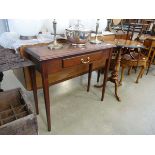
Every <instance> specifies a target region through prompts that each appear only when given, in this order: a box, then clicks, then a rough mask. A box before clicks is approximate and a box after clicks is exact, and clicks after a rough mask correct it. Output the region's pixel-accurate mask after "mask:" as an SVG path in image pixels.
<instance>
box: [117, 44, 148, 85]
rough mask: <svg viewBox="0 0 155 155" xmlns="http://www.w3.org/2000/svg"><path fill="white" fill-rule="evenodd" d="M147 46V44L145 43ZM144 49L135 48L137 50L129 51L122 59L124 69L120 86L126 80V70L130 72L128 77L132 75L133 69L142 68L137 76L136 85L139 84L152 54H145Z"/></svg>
mask: <svg viewBox="0 0 155 155" xmlns="http://www.w3.org/2000/svg"><path fill="white" fill-rule="evenodd" d="M144 45H145V42H144ZM141 51H142V49H138V48H135V50H134V51H133V50H132V51H130V49H129V53H127V54H124V55H123V56H122V58H121V67H122V71H121V78H120V82H119V84H120V85H122V81H123V78H124V70H125V68H127V67H128V68H129V70H128V75H130V73H131V70H132V68H135V71H136V68H137V67H141V69H140V72H139V74H138V76H137V79H136V83H138V81H139V78H142V76H143V74H144V70H145V69H146V67H147V62H148V58H149V55H150V52H149V53H148V55H145V54H143V53H142V52H141Z"/></svg>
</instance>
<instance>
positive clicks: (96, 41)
mask: <svg viewBox="0 0 155 155" xmlns="http://www.w3.org/2000/svg"><path fill="white" fill-rule="evenodd" d="M99 21H100V19H97V22H96V35H95V40H91V41H90V43H92V44H100V43H101V42H102V41H100V40H98V38H97V34H98V29H99Z"/></svg>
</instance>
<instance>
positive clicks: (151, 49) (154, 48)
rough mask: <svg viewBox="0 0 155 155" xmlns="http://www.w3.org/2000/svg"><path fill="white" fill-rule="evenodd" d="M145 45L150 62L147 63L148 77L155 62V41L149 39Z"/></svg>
mask: <svg viewBox="0 0 155 155" xmlns="http://www.w3.org/2000/svg"><path fill="white" fill-rule="evenodd" d="M144 45H145V47H146V50H145V51H146V55H148V62H147V66H148V68H147V71H146V75H147V74H148V72H149V70H150V67H151V65H152V63H153V61H154V57H155V39H153V38H148V39H146V40H145V41H144Z"/></svg>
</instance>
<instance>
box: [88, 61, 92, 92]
mask: <svg viewBox="0 0 155 155" xmlns="http://www.w3.org/2000/svg"><path fill="white" fill-rule="evenodd" d="M92 69H93V64H89V73H88V86H87V92H89V89H90V83H91V75H92Z"/></svg>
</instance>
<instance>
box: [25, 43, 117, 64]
mask: <svg viewBox="0 0 155 155" xmlns="http://www.w3.org/2000/svg"><path fill="white" fill-rule="evenodd" d="M113 47H115V45H114V44H109V43H104V42H103V43H101V44H91V43H87V44H86V45H85V46H83V47H74V46H72V45H71V44H68V43H65V44H63V48H62V49H57V50H51V49H49V48H48V46H47V45H42V46H39V45H38V46H35V47H28V48H26V52H27V53H28V54H30V55H32V56H33V57H34V58H35V59H37V60H38V61H44V60H49V59H56V58H64V57H68V56H73V55H74V56H75V55H80V54H85V53H91V52H93V51H99V50H103V49H108V48H113Z"/></svg>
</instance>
